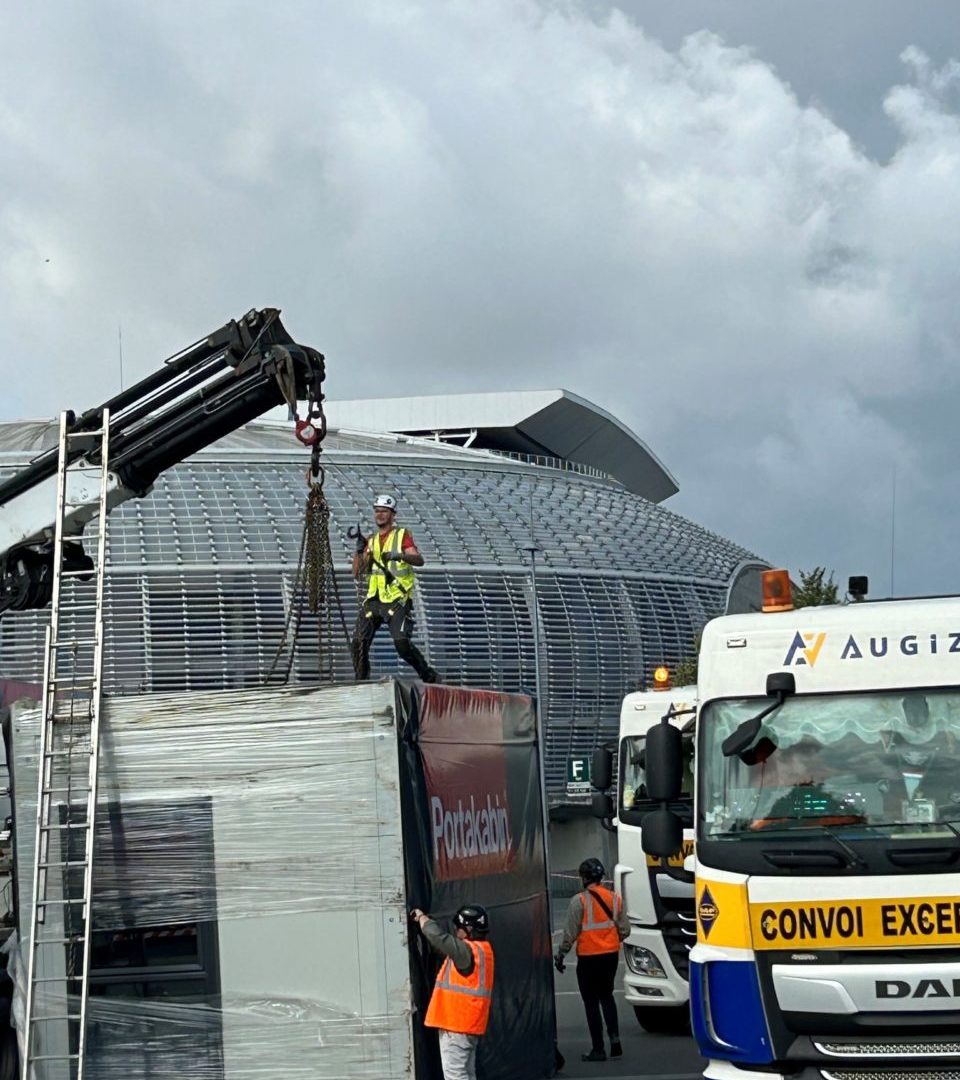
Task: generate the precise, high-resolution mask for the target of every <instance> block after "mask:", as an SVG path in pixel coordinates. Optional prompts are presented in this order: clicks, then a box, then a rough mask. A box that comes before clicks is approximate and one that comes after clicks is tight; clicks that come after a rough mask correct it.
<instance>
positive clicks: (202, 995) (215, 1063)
mask: <svg viewBox="0 0 960 1080" xmlns="http://www.w3.org/2000/svg"><path fill="white" fill-rule="evenodd" d="M394 715H395V714H394V689H393V685H392V684H391V683H388V682H383V683H374V684H366V685H360V686H344V687H327V688H323V689H306V688H303V687H293V688H282V689H277V688H271V689H263V690H256V691H241V692H221V691H218V692H211V693H193V694H182V695H169V696H160V695H158V696H149V697H131V698H114V699H108V700H107V701H106V702H105V703H104V717H103V729H102V736H101V754H100V769H99V798H98V804H97V805H98V808H97V827H96V856H95V867H96V869H95V874H94V878H95V886H94V904H93V928H94V940H93V947H92V952H91V976H90V987H91V990H90V993H91V997H90V1013H89V1020H88V1028H87V1030H88V1032H89V1036H88V1037H89V1039H90V1043H89V1048H88V1053H87V1060H88V1071H87V1075H88V1076H89V1077H90V1078H91V1080H134V1078H136V1077H140V1076H143V1077H150V1078H151V1080H153V1078H156V1080H166V1078H170V1080H173V1078H174V1077H177V1078H179V1077H183V1076H186V1075H189V1076H191V1077H192V1078H197V1080H208V1078H209V1080H214V1078H216V1080H225V1078H229V1080H241V1078H242V1080H248V1078H249V1080H273V1078H277V1080H279V1078H281V1077H283V1078H284V1080H287V1078H296V1077H301V1076H302V1077H317V1078H326V1077H330V1078H337V1080H342V1078H344V1077H359V1078H364V1077H371V1078H372V1077H377V1078H383V1077H398V1078H399V1077H408V1076H412V1075H413V1063H412V1052H411V1049H410V1035H409V1029H410V1004H411V1003H410V994H409V961H408V954H407V945H406V922H405V919H404V873H403V841H402V836H401V823H400V802H399V798H400V793H399V783H400V780H399V770H398V756H397V737H396V728H395V719H394ZM39 720H40V714H39V711H38V710H37V708H36V707H35V706H28V705H26V704H22V705H18V706H15V707H14V710H13V714H12V721H13V722H12V729H13V759H14V787H15V807H16V838H17V856H16V861H17V868H18V874H19V885H20V897H19V904H20V925H21V933H22V934H24V935H25V934H28V933H29V928H30V923H29V912H30V902H31V890H32V884H33V878H32V867H33V845H34V841H35V833H34V829H35V815H36V781H37V753H38V733H39ZM64 745H68V744H67V743H65V744H64ZM77 749H78V754H77V758H76V763H75V765H74V768H73V771H72V780H71V783H75V786H76V787H80V786H82V783H81V781H82V774H83V773H84V772H85V763H84V761H83V758H82V756H81V754H80V753H79V751H80V750H81V749H82V744H81V742H79V741H78V744H77ZM71 801H72V803H73V812H72V815H73V816H72V819H73V820H77V815H78V814H79V815H80V816H81V817H82V811H81V810H80V809H79V808H78V806H77V804H76V801H75V800H71ZM56 812H59V813H60V815H61V820H67V818H66V815H67V812H68V811H67V809H66V808H65V807H64V806H60V807H58V808H55V813H56ZM71 855H72V852H71V850H69V849H68V848H67V849H64V850H61V852H60V857H70V856H71ZM69 873H70V872H68V874H66V875H64V876H63V878H62V880H61V881H60V882H59V883H58V887H59V888H61V889H62V890H63V894H64V895H67V896H77V895H82V881H81V877H80V874H79V873H78V872H76V871H74V872H73V873H74V874H75V875H76V876H75V877H73V878H71V877H70V876H69ZM66 910H67V911H68V912H69V910H70V908H69V907H67V908H66ZM62 929H63V930H64V931H65V935H64V936H69V933H70V931H71V929H72V928H71V927H70V926H69V925H65V926H63V927H62ZM55 932H57V928H55V927H54V926H53V925H52V924H51V925H50V926H49V927H48V928H47V929H46V930H45V931H44V933H45V935H46V934H53V933H55ZM25 949H26V946H24V950H25ZM13 959H16V958H13ZM38 962H39V963H40V965H41V967H42V968H43V969H44V973H45V974H47V975H49V976H57V975H58V974H60V973H64V974H65V973H66V972H67V970H69V969H70V967H71V965H75V964H76V963H78V962H79V959H78V955H77V954H72V952H71V949H70V948H69V947H67V948H64V947H63V946H59V947H51V946H46V947H45V948H44V949H42V950H41V951H40V953H39V960H38ZM25 966H26V965H25V964H22V963H21V964H19V965H16V964H14V970H15V971H16V972H17V973H18V979H17V983H18V989H19V990H21V991H22V984H23V970H24V968H25ZM45 985H46V984H45ZM64 985H65V984H64ZM49 986H50V989H49V990H48V991H47V994H46V995H45V997H46V998H47V1001H46V1002H45V1003H41V1004H43V1005H44V1007H46V1006H49V1008H50V1011H51V1012H54V1011H57V1010H58V1008H59V1007H60V1006H62V1005H63V1004H64V1003H66V1004H67V1006H68V1009H69V1007H70V1002H69V1001H68V1000H67V999H66V996H65V995H64V991H63V986H61V985H60V984H58V983H56V982H54V983H52V984H49ZM58 995H59V996H60V1001H59V1002H58V1001H57V996H58ZM20 1008H21V1010H22V1002H20ZM59 1011H64V1012H65V1011H67V1010H64V1009H62V1008H60V1009H59ZM15 1015H16V1009H15ZM46 1027H48V1028H49V1033H48V1034H45V1037H46V1038H47V1041H48V1042H49V1044H50V1046H51V1048H53V1049H51V1051H50V1052H53V1053H59V1052H61V1051H62V1049H63V1048H64V1047H68V1046H69V1043H70V1042H71V1040H72V1039H75V1037H76V1032H75V1028H76V1025H75V1024H74V1025H67V1024H66V1023H64V1024H62V1025H58V1024H53V1023H51V1024H49V1025H46ZM56 1047H59V1049H56ZM43 1068H44V1067H43V1066H42V1065H38V1068H37V1073H36V1080H61V1077H62V1078H64V1080H66V1078H67V1077H68V1073H67V1072H66V1071H60V1072H57V1071H56V1069H57V1068H60V1069H61V1070H62V1069H63V1066H57V1065H50V1066H48V1067H46V1069H45V1071H41V1069H43Z"/></svg>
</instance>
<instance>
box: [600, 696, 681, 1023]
mask: <svg viewBox="0 0 960 1080" xmlns="http://www.w3.org/2000/svg"><path fill="white" fill-rule="evenodd" d="M696 703H697V689H696V687H695V686H687V687H681V688H679V689H676V690H645V691H637V692H636V693H632V694H627V695H626V697H625V698H624V699H623V706H622V708H621V711H620V739H619V771H618V776H619V781H618V785H617V848H618V853H619V861H618V862H617V865H616V868H615V870H614V886H615V888H616V891H617V893H618V894H619V895H620V898H621V900H622V902H623V908H624V911H625V912H626V913H627V916H628V918H629V919H630V936H629V937H628V938H627V940H626V941H625V942H624V944H623V951H624V959H625V961H626V965H625V973H624V978H623V988H624V994H625V998H626V1001H627V1004H629V1005H632V1006H633V1009H634V1012H635V1014H636V1017H637V1020H638V1021H639V1022H640V1023H641V1024H642V1025H643V1027H644V1028H645V1029H646V1030H647V1031H650V1032H661V1033H669V1032H681V1031H685V1030H688V1028H689V1004H688V1003H689V1000H690V992H689V988H688V985H687V979H688V969H689V953H690V949H691V948H692V947H693V945H694V943H695V942H696V915H695V913H694V886H693V883H692V882H690V881H680V880H677V879H676V878H674V877H671V876H670V875H669V874H668V873H667V872H665V871H664V870H662V869H660V870H658V869H657V868H656V862H657V860H655V859H653V858H649V857H648V856H647V855H645V854H644V852H643V848H642V843H641V838H642V825H641V822H642V820H643V816H644V814H645V813H647V812H648V811H649V810H650V809H651V808H655V806H656V804H651V803H650V800H649V799H648V798H647V796H646V784H645V776H644V744H645V742H646V736H647V731H648V730H649V729H650V728H651V727H653V726H654V725H655V724H659V723H660V720H661V717H663V716H664V714H665V713H667V712H671V713H674V714H676V715H675V716H673V717H672V718H671V720H670V723H671V724H673V725H674V726H676V727H678V728H680V729H681V730H683V729H684V728H686V729H688V735H687V736H686V739H685V741H686V745H687V746H688V748H689V750H690V754H691V755H692V751H693V734H692V729H693V721H694V717H695V710H696ZM689 764H690V758H688V766H689ZM675 809H676V811H677V812H678V813H679V814H681V815H682V816H685V818H686V821H687V823H688V825H689V828H687V829H686V830H685V831H684V841H683V847H682V850H681V851H678V852H677V853H676V855H675V856H674V857H673V858H672V859H670V860H669V863H670V867H671V869H674V870H679V869H681V868H682V866H683V861H684V858H685V857H686V856H687V855H690V854H692V852H693V817H692V811H693V773H692V769H691V768H690V767H688V768H687V769H686V770H685V783H684V788H683V791H682V793H681V796H680V798H679V799H678V800H677V806H676V808H675Z"/></svg>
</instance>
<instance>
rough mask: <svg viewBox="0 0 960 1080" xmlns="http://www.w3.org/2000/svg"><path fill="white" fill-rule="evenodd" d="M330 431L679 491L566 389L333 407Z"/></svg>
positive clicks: (644, 453) (624, 435) (631, 438)
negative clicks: (515, 456) (465, 449)
mask: <svg viewBox="0 0 960 1080" xmlns="http://www.w3.org/2000/svg"><path fill="white" fill-rule="evenodd" d="M325 408H326V412H327V417H328V420H329V423H330V426H331V427H332V428H357V429H360V430H366V431H392V432H396V433H399V434H405V435H423V436H427V437H430V436H434V437H437V438H441V439H444V440H451V441H459V442H461V443H462V444H463V445H468V446H472V447H475V448H476V449H478V450H479V449H485V450H499V451H506V452H512V453H519V454H533V455H543V456H545V457H554V458H561V459H563V460H565V461H574V462H577V463H579V464H581V465H588V466H592V467H593V468H596V469H598V470H600V471H601V472H604V473H606V474H608V475H609V476H612V477H613V478H614V479H615V480H618V481H619V482H620V483H621V484H623V486H624V487H625V488H627V490H628V491H632V492H634V493H636V494H637V495H641V496H643V498H645V499H649V500H650V501H651V502H655V503H659V502H663V500H664V499H668V498H669V497H670V496H671V495H675V494H676V493H677V491H678V490H679V487H678V485H677V482H676V480H674V478H673V476H672V475H671V474H670V472H669V470H668V469H667V468H666V467H665V466H664V464H663V463H662V462H661V461H660V460H659V458H657V456H656V455H655V454H654V453H653V451H652V450H651V449H650V448H649V447H648V446H647V445H646V443H644V442H643V440H642V439H640V438H638V437H637V436H636V435H635V434H634V433H633V432H632V431H631V430H630V429H629V428H628V427H626V426H625V425H624V424H622V423H620V421H619V420H617V419H616V417H614V416H612V415H611V414H610V413H608V412H607V411H606V410H604V409H601V408H599V406H597V405H594V404H593V403H592V402H589V401H587V400H586V399H585V398H582V397H578V396H577V395H576V394H571V393H570V391H569V390H524V391H518V392H512V393H485V394H437V395H431V396H429V397H404V398H368V399H359V400H355V401H331V402H328V403H327V404H326V406H325Z"/></svg>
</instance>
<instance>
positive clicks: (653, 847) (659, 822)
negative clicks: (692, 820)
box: [641, 810, 683, 859]
mask: <svg viewBox="0 0 960 1080" xmlns="http://www.w3.org/2000/svg"><path fill="white" fill-rule="evenodd" d="M641 844H642V846H643V850H644V853H645V854H646V855H653V856H654V857H655V858H660V859H669V858H670V856H671V855H676V854H677V852H678V851H680V849H681V848H682V847H683V822H682V821H681V820H680V819H679V818H678V817H677V815H676V814H674V813H673V812H672V811H670V810H652V811H651V812H650V813H649V814H647V815H646V816H645V817H644V819H643V833H642V836H641Z"/></svg>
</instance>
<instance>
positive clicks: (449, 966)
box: [410, 904, 493, 1080]
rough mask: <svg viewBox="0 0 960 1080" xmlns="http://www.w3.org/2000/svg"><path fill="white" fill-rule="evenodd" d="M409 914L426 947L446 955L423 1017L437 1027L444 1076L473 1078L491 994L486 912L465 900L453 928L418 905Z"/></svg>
mask: <svg viewBox="0 0 960 1080" xmlns="http://www.w3.org/2000/svg"><path fill="white" fill-rule="evenodd" d="M410 918H411V919H413V920H414V922H416V923H417V925H418V926H419V927H420V930H421V932H422V933H423V936H424V937H425V938H426V939H427V943H428V944H429V945H430V947H431V948H432V949H434V950H436V951H437V952H439V953H442V954H443V955H444V956H445V957H446V959H445V960H444V962H443V964H442V965H441V966H440V971H439V972H438V973H437V981H436V983H435V985H434V988H433V994H432V996H431V998H430V1007H429V1008H428V1009H427V1015H426V1018H425V1020H424V1024H425V1025H426V1026H427V1027H433V1028H437V1029H438V1032H439V1038H440V1063H441V1064H442V1066H443V1077H444V1080H477V1046H478V1045H479V1043H480V1037H481V1036H482V1035H483V1034H484V1033H485V1032H486V1030H487V1023H488V1022H489V1019H490V1001H491V999H492V997H493V948H492V946H491V945H490V943H489V942H488V941H487V940H486V938H487V934H488V933H489V932H490V917H489V916H488V915H487V912H486V909H485V908H482V907H481V906H480V905H479V904H467V905H466V906H465V907H462V908H460V910H459V911H458V912H457V914H456V915H455V916H454V918H453V924H454V932H453V933H452V934H446V933H444V932H443V931H442V930H441V929H440V927H439V926H438V925H437V924H436V922H434V920H433V919H431V918H430V916H429V915H427V914H425V913H424V912H422V911H421V910H420V909H419V908H414V909H413V911H411V912H410Z"/></svg>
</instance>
